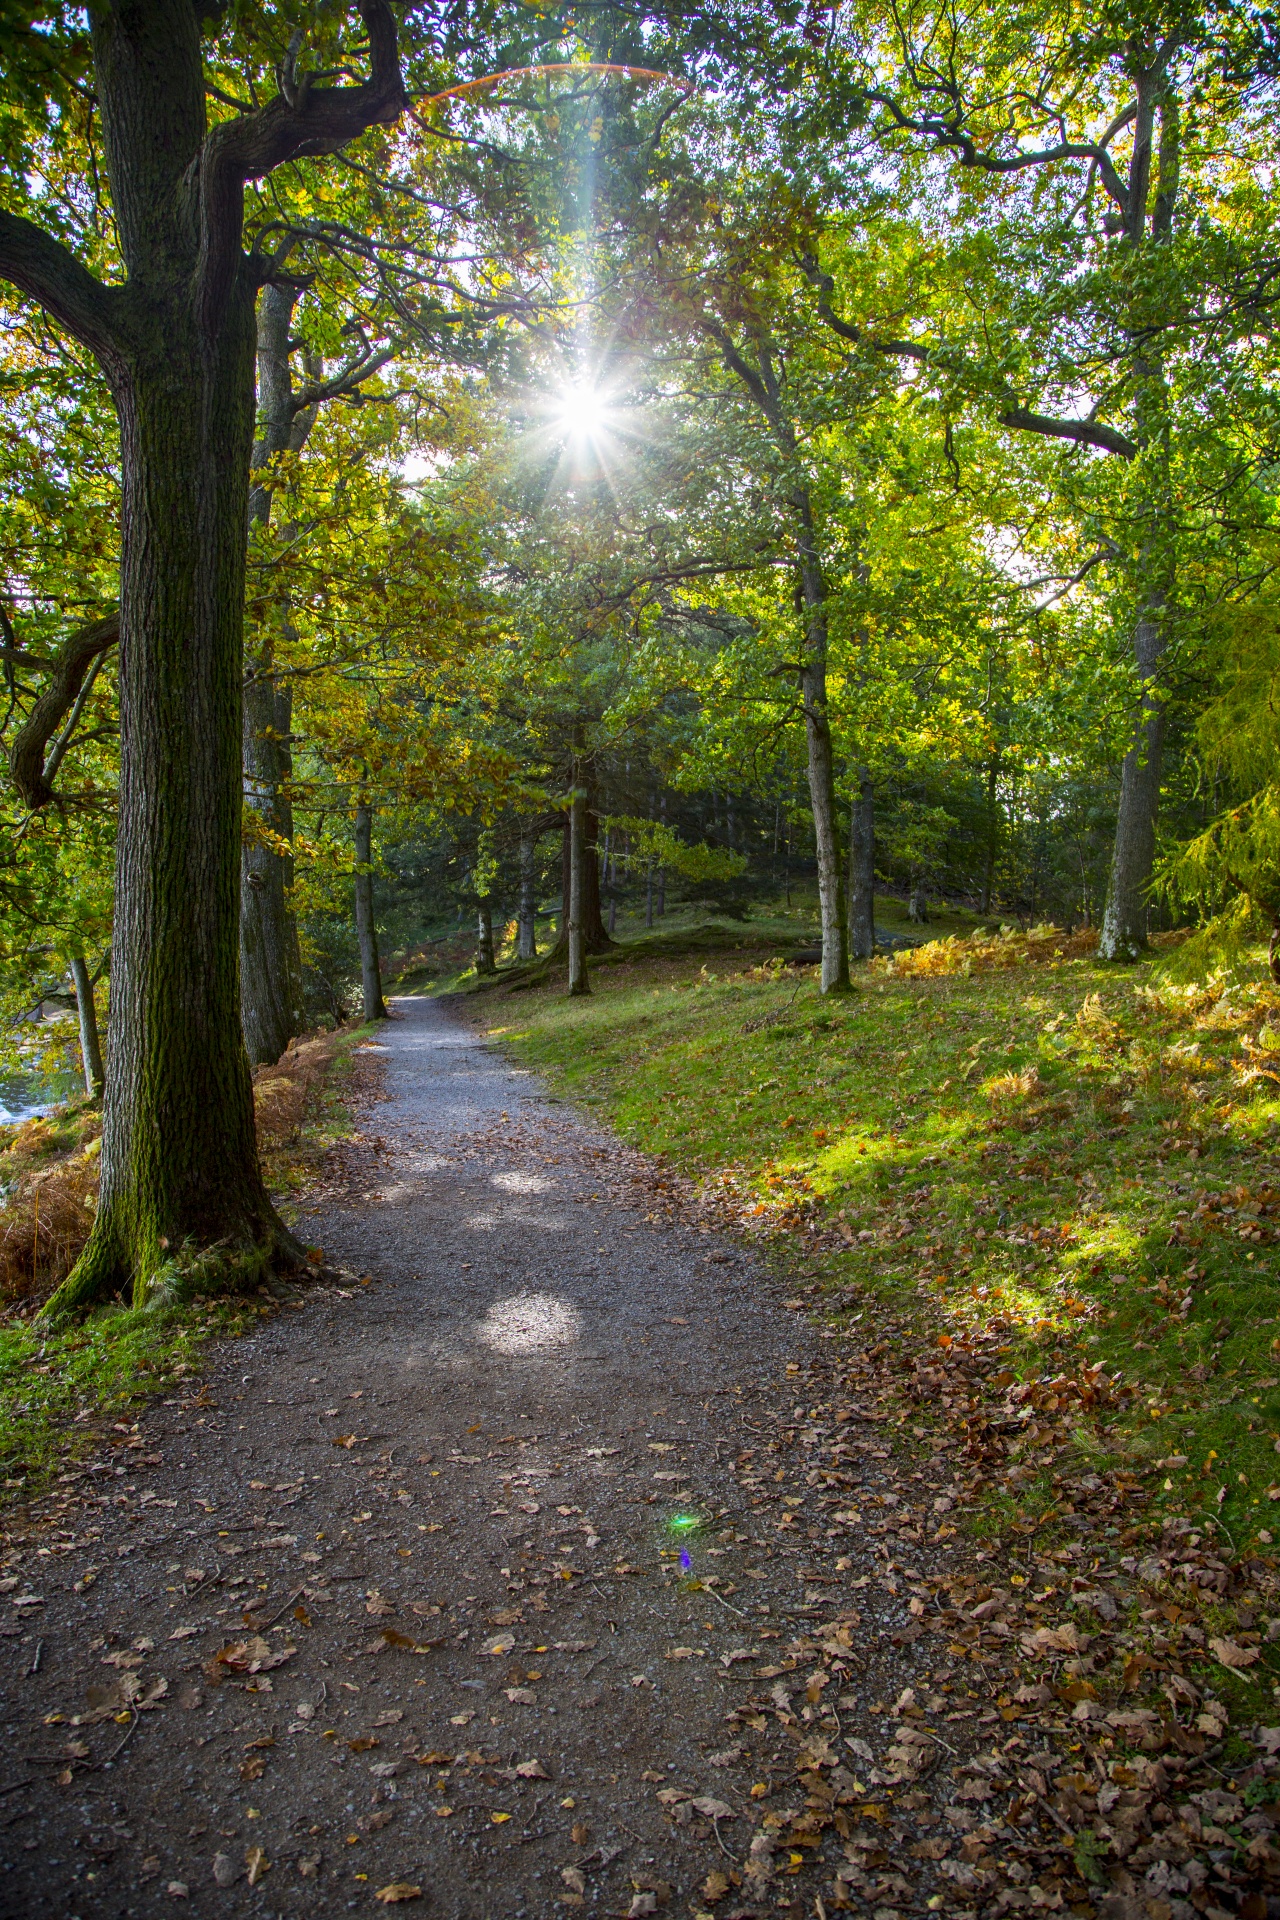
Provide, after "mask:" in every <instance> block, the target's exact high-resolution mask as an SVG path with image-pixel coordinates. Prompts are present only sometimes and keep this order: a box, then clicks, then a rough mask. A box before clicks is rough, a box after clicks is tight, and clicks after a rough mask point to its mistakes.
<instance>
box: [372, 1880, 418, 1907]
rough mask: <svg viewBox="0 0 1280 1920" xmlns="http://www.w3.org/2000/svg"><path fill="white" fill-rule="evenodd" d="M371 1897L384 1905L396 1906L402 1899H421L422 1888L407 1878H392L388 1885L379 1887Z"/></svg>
mask: <svg viewBox="0 0 1280 1920" xmlns="http://www.w3.org/2000/svg"><path fill="white" fill-rule="evenodd" d="M373 1897H374V1899H375V1900H381V1902H382V1904H383V1906H384V1907H398V1906H399V1905H400V1902H401V1901H402V1900H421V1898H422V1888H421V1887H415V1886H414V1885H413V1884H412V1883H411V1882H410V1881H408V1880H393V1881H392V1882H391V1885H390V1886H389V1887H379V1888H378V1891H377V1892H376V1893H375V1894H374V1896H373Z"/></svg>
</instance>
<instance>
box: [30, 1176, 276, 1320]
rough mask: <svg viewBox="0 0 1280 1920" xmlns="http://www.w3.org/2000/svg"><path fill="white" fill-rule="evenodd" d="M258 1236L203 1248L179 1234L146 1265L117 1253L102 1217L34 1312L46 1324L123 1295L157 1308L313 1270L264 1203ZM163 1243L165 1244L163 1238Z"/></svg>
mask: <svg viewBox="0 0 1280 1920" xmlns="http://www.w3.org/2000/svg"><path fill="white" fill-rule="evenodd" d="M263 1226H264V1228H265V1232H264V1235H263V1237H262V1239H261V1240H254V1241H244V1242H241V1243H240V1244H236V1243H235V1242H234V1241H232V1240H230V1239H227V1240H216V1241H213V1242H211V1243H209V1244H206V1245H204V1246H200V1245H198V1244H197V1243H196V1242H195V1241H194V1240H193V1239H190V1238H188V1239H185V1240H184V1241H183V1242H182V1244H181V1246H179V1247H178V1248H176V1249H174V1250H167V1251H166V1253H165V1257H164V1258H163V1259H162V1260H161V1261H159V1262H158V1263H157V1264H153V1265H151V1266H150V1267H142V1266H139V1265H138V1264H137V1263H136V1262H134V1261H130V1260H129V1259H127V1258H126V1257H125V1255H124V1254H123V1253H122V1251H121V1246H120V1238H119V1236H118V1234H117V1233H116V1232H115V1231H114V1230H113V1228H112V1227H111V1225H110V1223H109V1222H108V1221H106V1220H104V1219H102V1218H101V1217H100V1218H99V1220H98V1221H97V1223H96V1224H95V1226H94V1229H93V1232H92V1233H91V1234H90V1236H89V1240H88V1243H87V1244H86V1246H85V1249H84V1251H83V1253H82V1254H81V1255H80V1258H79V1259H78V1260H77V1261H76V1264H75V1266H74V1267H73V1268H72V1269H71V1272H70V1273H69V1274H68V1275H67V1277H66V1279H65V1280H64V1281H63V1282H62V1285H61V1286H60V1287H58V1288H57V1290H56V1291H55V1292H54V1293H53V1294H51V1295H50V1297H49V1299H48V1300H46V1302H45V1304H44V1306H43V1308H42V1309H41V1312H40V1316H39V1317H40V1320H41V1322H42V1323H43V1324H45V1325H47V1326H51V1327H53V1326H59V1325H64V1324H65V1323H67V1322H68V1321H72V1320H77V1319H80V1318H82V1317H83V1316H84V1315H85V1314H86V1313H89V1312H91V1311H92V1309H93V1308H94V1307H97V1306H100V1305H101V1304H102V1303H103V1302H104V1301H106V1300H112V1299H119V1298H121V1297H126V1298H128V1299H129V1301H130V1304H131V1305H132V1306H134V1307H135V1308H147V1309H153V1310H154V1309H160V1308H163V1307H170V1306H178V1305H181V1304H183V1303H184V1302H186V1301H189V1300H192V1299H194V1298H195V1297H196V1296H197V1295H200V1296H201V1297H203V1298H209V1297H210V1296H220V1295H236V1294H246V1293H256V1292H257V1291H258V1289H259V1288H261V1287H264V1286H265V1287H268V1288H269V1287H270V1285H271V1281H272V1280H273V1278H274V1277H275V1276H277V1275H284V1274H297V1273H298V1272H300V1271H302V1272H308V1271H310V1270H311V1268H310V1262H309V1261H308V1259H307V1253H306V1249H305V1247H303V1246H302V1245H301V1243H300V1242H299V1241H298V1240H297V1239H295V1237H294V1235H293V1234H292V1233H290V1231H289V1229H288V1227H286V1226H285V1224H284V1222H283V1220H281V1218H280V1216H279V1215H278V1214H277V1212H276V1210H275V1208H274V1207H272V1206H271V1205H270V1203H269V1202H268V1203H267V1207H266V1218H265V1219H264V1221H263ZM162 1244H163V1243H162Z"/></svg>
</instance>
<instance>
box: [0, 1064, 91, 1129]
mask: <svg viewBox="0 0 1280 1920" xmlns="http://www.w3.org/2000/svg"><path fill="white" fill-rule="evenodd" d="M83 1084H84V1083H83V1082H82V1080H81V1078H80V1075H79V1074H78V1073H75V1072H74V1071H72V1070H70V1069H68V1070H67V1071H66V1072H64V1073H0V1126H3V1127H12V1126H18V1125H20V1124H21V1123H22V1121H24V1120H34V1119H36V1118H37V1116H38V1115H40V1114H42V1113H48V1112H49V1110H50V1108H52V1107H56V1106H58V1105H60V1104H61V1102H62V1101H64V1100H71V1099H74V1097H75V1095H76V1094H78V1093H80V1092H81V1091H82V1088H83Z"/></svg>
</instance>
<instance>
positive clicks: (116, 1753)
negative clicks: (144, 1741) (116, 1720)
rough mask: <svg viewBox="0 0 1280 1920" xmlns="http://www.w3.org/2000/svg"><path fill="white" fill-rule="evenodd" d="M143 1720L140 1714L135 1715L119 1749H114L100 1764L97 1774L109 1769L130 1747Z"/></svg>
mask: <svg viewBox="0 0 1280 1920" xmlns="http://www.w3.org/2000/svg"><path fill="white" fill-rule="evenodd" d="M141 1718H142V1715H141V1714H140V1713H135V1714H134V1716H133V1719H132V1720H131V1721H130V1722H129V1731H128V1732H127V1733H126V1734H125V1736H124V1739H123V1740H122V1741H121V1742H120V1744H119V1746H118V1747H114V1748H113V1749H112V1751H111V1752H110V1753H109V1754H108V1755H107V1757H106V1759H105V1760H103V1761H101V1762H100V1763H99V1765H98V1767H97V1768H96V1769H95V1771H96V1772H98V1773H101V1771H102V1768H103V1767H109V1766H110V1765H111V1763H112V1761H113V1760H116V1759H118V1758H119V1757H120V1755H121V1754H122V1753H123V1752H124V1750H125V1748H126V1747H127V1746H128V1744H129V1742H130V1740H131V1739H132V1738H133V1730H134V1728H135V1727H136V1726H137V1724H138V1722H139V1720H141Z"/></svg>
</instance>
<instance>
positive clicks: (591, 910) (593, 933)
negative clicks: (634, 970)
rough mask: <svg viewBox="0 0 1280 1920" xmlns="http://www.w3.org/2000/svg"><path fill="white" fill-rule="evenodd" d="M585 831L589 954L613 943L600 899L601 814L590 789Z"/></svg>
mask: <svg viewBox="0 0 1280 1920" xmlns="http://www.w3.org/2000/svg"><path fill="white" fill-rule="evenodd" d="M583 830H584V832H585V834H586V854H585V859H586V866H585V869H584V871H583V903H582V938H583V941H584V942H585V944H586V949H587V952H588V953H608V952H609V950H610V948H611V947H612V946H613V941H612V940H611V939H610V938H609V929H608V927H606V926H605V923H604V913H603V911H602V903H601V899H600V817H599V815H598V814H597V813H596V811H595V809H594V807H593V806H592V805H591V792H590V788H588V789H587V798H586V811H585V815H584V820H583Z"/></svg>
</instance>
